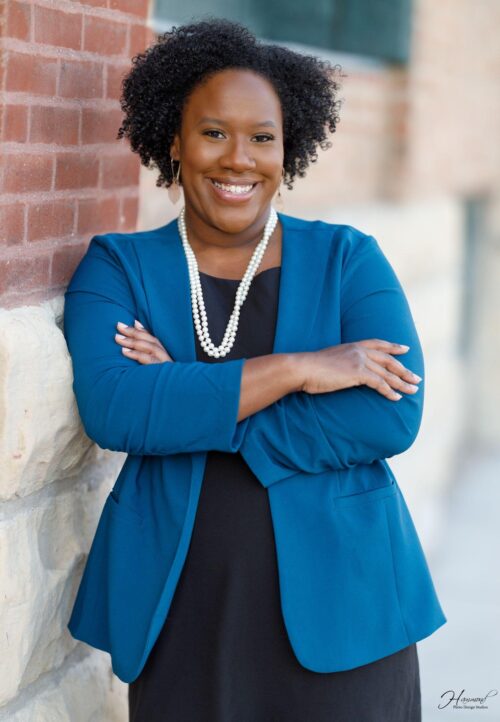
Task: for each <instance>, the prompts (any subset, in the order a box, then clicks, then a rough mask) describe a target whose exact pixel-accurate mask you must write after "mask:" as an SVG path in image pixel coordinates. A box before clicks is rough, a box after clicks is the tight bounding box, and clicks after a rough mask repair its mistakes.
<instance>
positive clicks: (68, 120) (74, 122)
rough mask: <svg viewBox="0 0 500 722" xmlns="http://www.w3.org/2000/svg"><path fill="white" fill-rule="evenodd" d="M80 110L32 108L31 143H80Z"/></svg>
mask: <svg viewBox="0 0 500 722" xmlns="http://www.w3.org/2000/svg"><path fill="white" fill-rule="evenodd" d="M79 118H80V110H79V109H78V108H61V107H58V106H53V105H50V106H43V105H35V106H33V107H32V108H31V128H30V141H31V142H32V143H56V144H57V145H76V144H77V143H78V124H79Z"/></svg>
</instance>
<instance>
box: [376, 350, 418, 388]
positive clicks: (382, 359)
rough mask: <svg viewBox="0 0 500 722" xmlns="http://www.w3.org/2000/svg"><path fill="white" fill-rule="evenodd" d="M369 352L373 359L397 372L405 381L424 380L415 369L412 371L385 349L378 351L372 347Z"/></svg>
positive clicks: (416, 381)
mask: <svg viewBox="0 0 500 722" xmlns="http://www.w3.org/2000/svg"><path fill="white" fill-rule="evenodd" d="M367 353H368V356H369V358H371V359H373V361H375V362H376V363H378V364H380V365H381V366H384V367H385V368H386V369H388V370H389V371H391V372H392V373H394V374H397V375H398V376H400V377H401V378H402V379H404V380H405V381H408V382H409V383H413V384H414V383H419V382H420V381H422V378H421V377H420V376H418V375H417V374H415V373H413V371H410V369H407V368H406V366H403V364H402V363H401V361H398V360H397V359H395V358H394V357H393V356H391V355H390V354H387V353H384V352H383V351H377V350H375V349H370V350H369V352H367Z"/></svg>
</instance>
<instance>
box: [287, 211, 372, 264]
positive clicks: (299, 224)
mask: <svg viewBox="0 0 500 722" xmlns="http://www.w3.org/2000/svg"><path fill="white" fill-rule="evenodd" d="M278 215H279V218H280V220H281V221H282V223H283V227H284V229H285V230H290V231H294V232H295V233H297V234H299V235H301V234H302V235H303V236H304V239H306V238H307V237H311V238H312V237H314V238H318V239H319V240H321V241H322V242H324V243H328V244H330V246H331V251H332V252H333V253H334V254H335V255H336V256H337V257H338V258H339V260H341V261H342V262H343V263H346V262H348V261H349V259H350V258H351V257H352V256H354V255H359V254H362V253H363V251H366V250H373V249H374V250H380V248H379V246H378V243H377V241H376V240H375V238H374V237H373V236H371V235H370V234H368V233H365V232H364V231H362V230H360V229H359V228H356V227H355V226H352V225H349V224H346V223H329V222H328V221H323V220H306V219H305V218H297V217H295V216H289V215H286V214H284V213H279V214H278Z"/></svg>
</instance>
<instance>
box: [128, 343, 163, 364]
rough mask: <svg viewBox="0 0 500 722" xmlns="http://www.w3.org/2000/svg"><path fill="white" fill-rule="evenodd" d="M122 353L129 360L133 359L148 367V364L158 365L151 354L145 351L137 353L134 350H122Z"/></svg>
mask: <svg viewBox="0 0 500 722" xmlns="http://www.w3.org/2000/svg"><path fill="white" fill-rule="evenodd" d="M122 353H123V354H124V355H125V356H127V357H128V358H132V359H134V360H135V361H138V362H139V363H140V364H143V365H146V364H152V363H158V362H157V361H156V359H155V358H153V356H151V354H149V353H146V352H144V351H135V350H134V349H132V348H126V347H123V348H122Z"/></svg>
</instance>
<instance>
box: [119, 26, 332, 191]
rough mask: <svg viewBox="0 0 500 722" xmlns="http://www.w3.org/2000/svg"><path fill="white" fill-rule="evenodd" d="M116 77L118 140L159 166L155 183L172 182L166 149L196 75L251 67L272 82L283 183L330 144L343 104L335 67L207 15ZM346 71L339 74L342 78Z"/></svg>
mask: <svg viewBox="0 0 500 722" xmlns="http://www.w3.org/2000/svg"><path fill="white" fill-rule="evenodd" d="M132 65H133V67H132V69H131V70H130V72H129V73H128V74H127V75H126V76H125V77H124V78H123V80H122V94H121V99H120V104H121V108H122V110H123V112H124V113H125V119H124V121H123V123H122V125H121V127H120V129H119V131H118V135H117V138H118V139H120V138H123V136H127V137H128V138H129V141H130V146H131V148H132V150H133V151H134V152H136V153H139V156H140V158H141V162H142V163H143V165H145V166H146V167H153V168H158V169H159V171H160V175H159V177H158V178H157V181H156V185H157V186H166V187H169V186H170V185H171V184H172V182H173V176H172V167H171V160H170V148H171V145H172V142H173V139H174V136H175V135H176V134H177V133H178V132H180V127H181V117H182V110H183V107H184V104H185V102H186V100H187V98H188V97H189V95H190V93H191V92H192V90H193V89H194V88H195V86H196V85H198V84H199V83H200V82H201V81H202V80H206V79H207V78H208V77H209V76H211V75H213V74H215V73H217V72H219V71H221V70H225V69H229V68H242V69H246V70H252V71H254V72H256V73H259V74H260V75H261V76H263V77H264V78H266V79H267V80H269V81H270V82H271V84H272V85H273V86H274V88H275V90H276V93H277V95H278V97H279V99H280V102H281V109H282V115H283V137H284V162H283V167H284V173H283V178H284V183H285V185H286V186H287V187H288V188H289V189H292V188H293V181H294V178H295V176H296V175H298V176H299V177H304V176H305V171H306V168H307V167H308V165H309V163H310V162H313V163H314V162H316V161H317V159H318V155H317V147H318V146H319V147H320V148H321V149H322V150H326V149H327V148H329V147H331V145H332V144H331V142H330V141H329V140H327V131H330V132H331V133H334V132H335V129H336V125H337V123H338V122H339V115H338V111H339V108H340V105H341V103H342V99H341V100H337V99H336V97H337V92H338V90H339V89H340V84H339V82H338V80H337V79H336V78H337V77H338V75H337V73H338V71H340V70H341V69H342V68H341V66H340V65H338V64H337V65H334V66H332V65H331V64H330V63H329V62H328V61H326V60H321V59H319V58H317V57H315V56H312V55H305V54H302V53H298V52H294V51H292V50H290V49H288V48H286V47H282V46H278V45H271V44H265V43H262V42H259V41H258V40H257V39H256V37H255V36H254V35H253V34H252V33H251V32H250V30H249V29H248V28H246V27H245V26H243V25H241V24H240V23H236V22H232V21H229V20H226V19H223V18H214V17H209V18H207V19H204V20H200V21H198V22H193V23H189V24H185V25H181V26H179V27H175V26H174V27H173V28H172V29H171V30H169V31H167V32H165V33H162V34H160V35H157V42H155V43H154V44H153V45H151V46H150V47H149V48H147V49H146V50H145V51H144V52H142V53H138V54H137V55H135V56H134V57H133V58H132ZM342 77H345V76H342Z"/></svg>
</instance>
